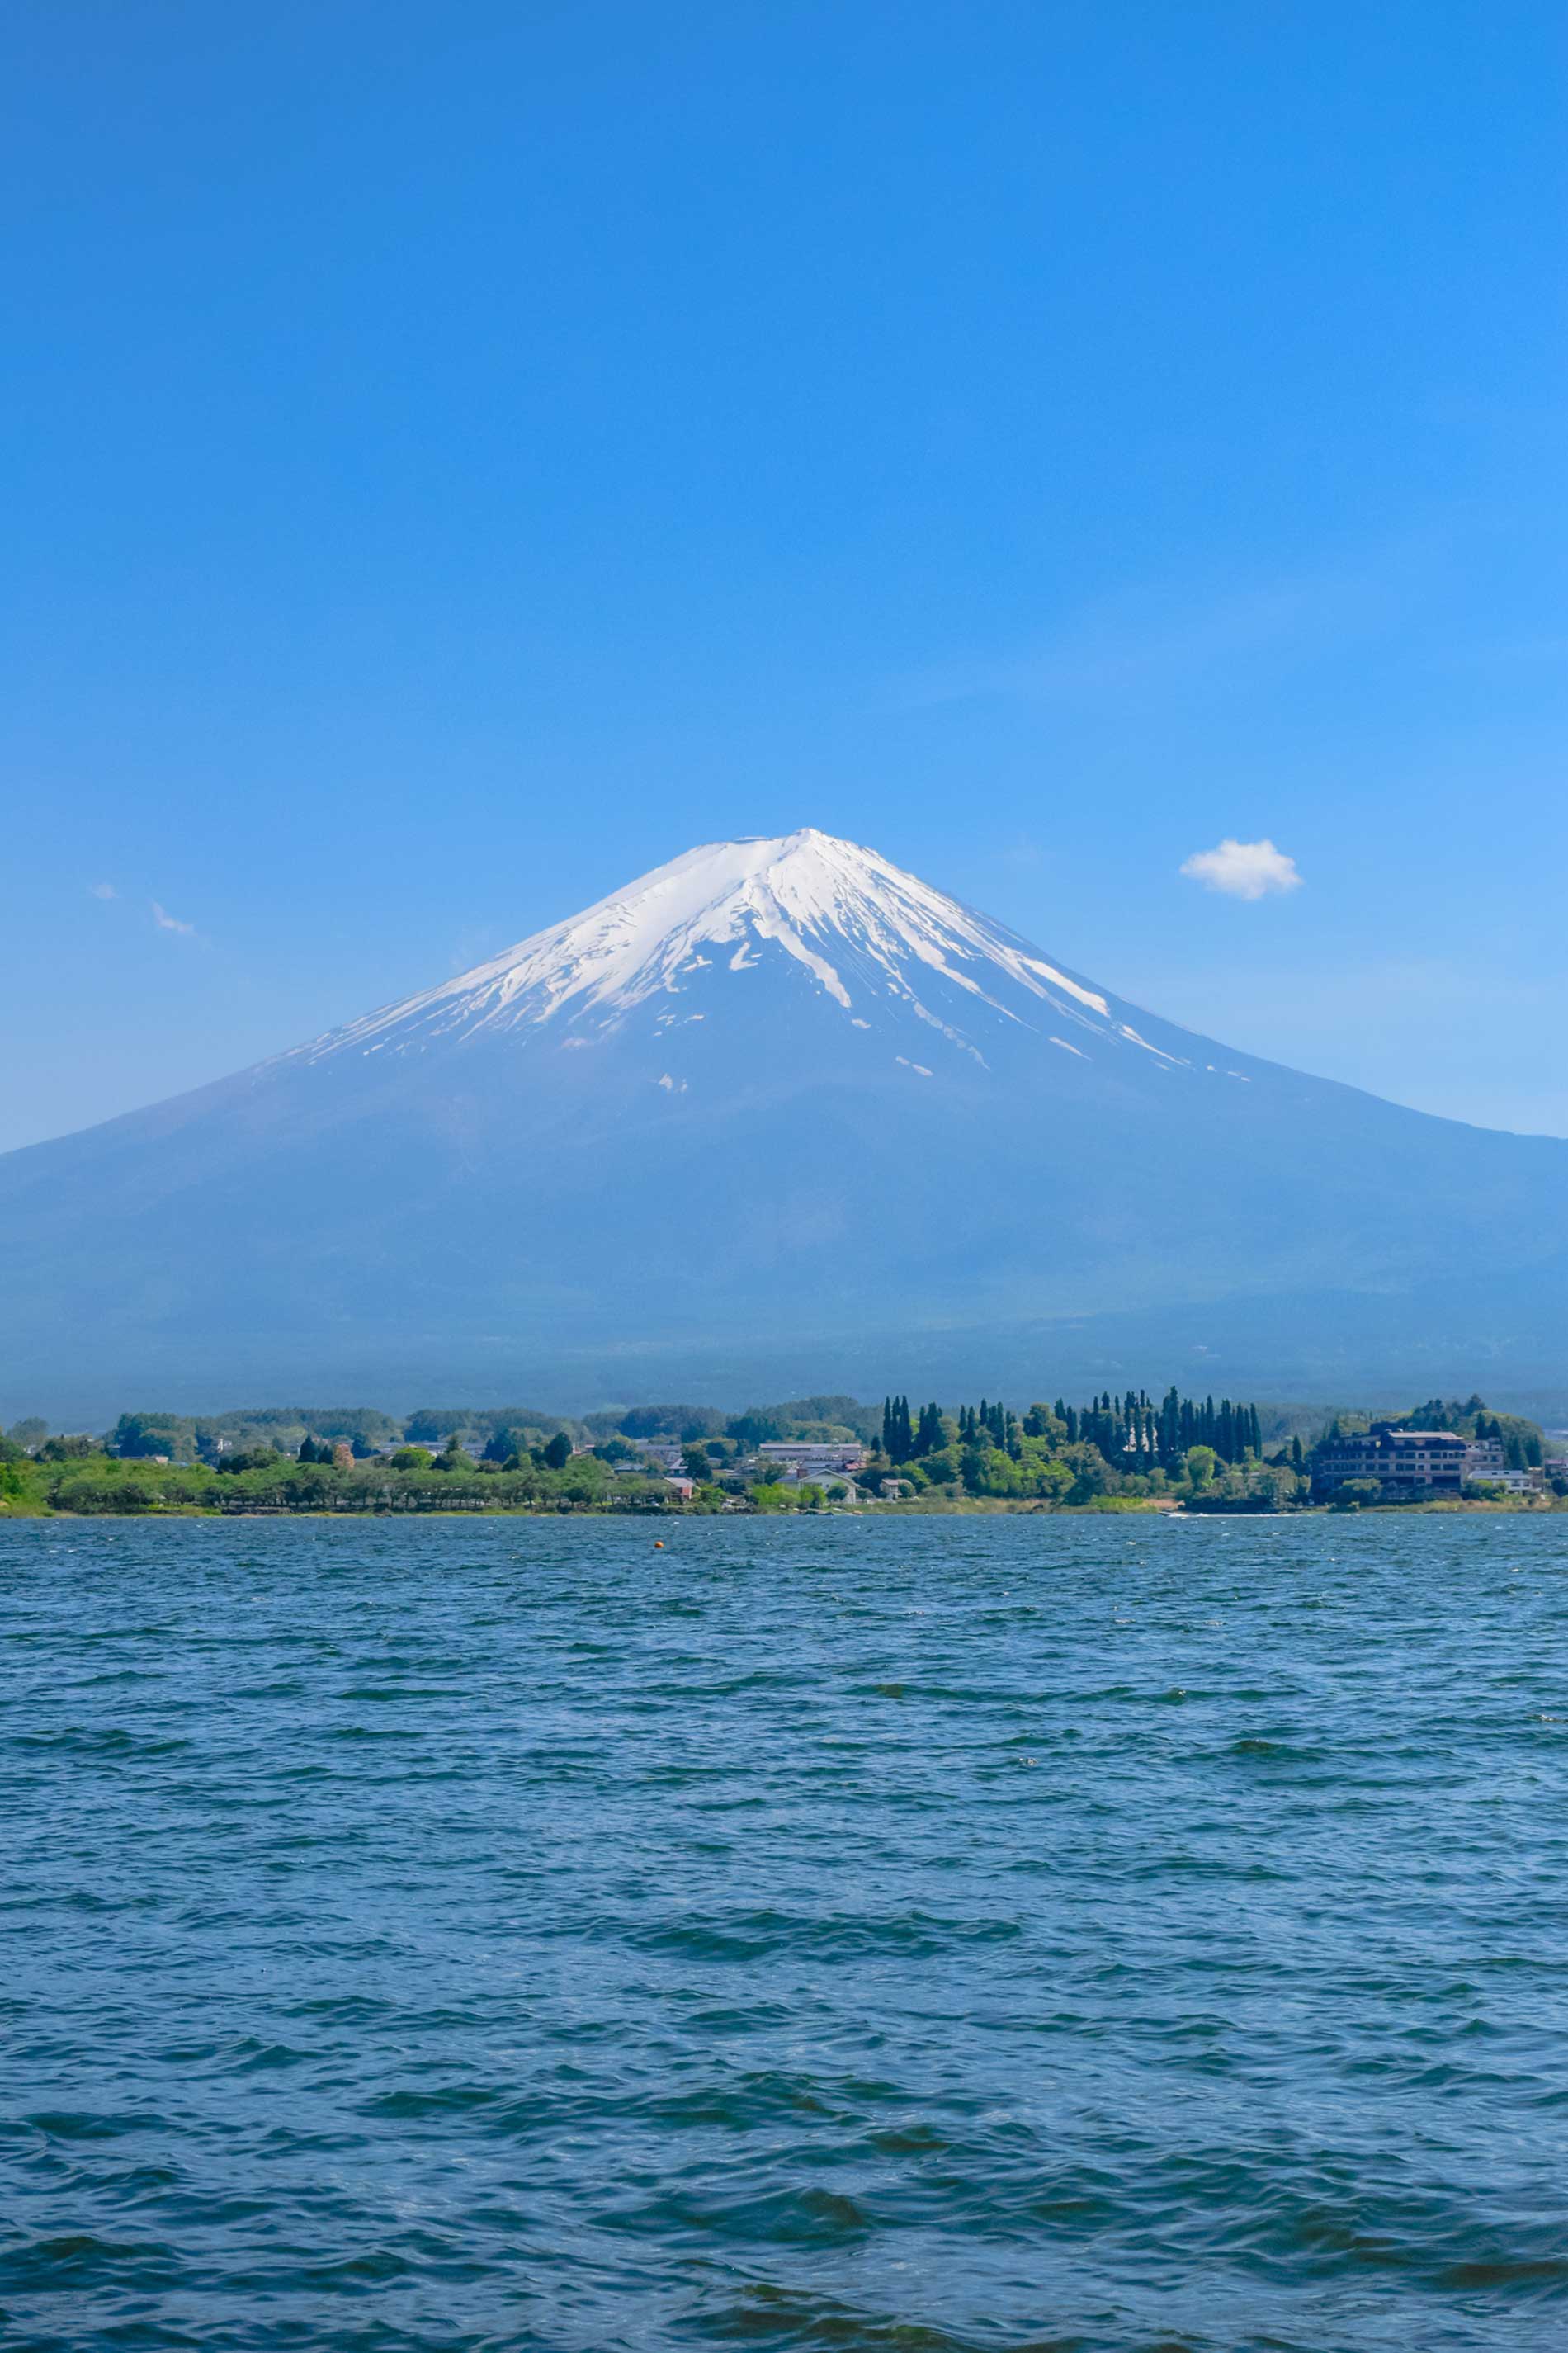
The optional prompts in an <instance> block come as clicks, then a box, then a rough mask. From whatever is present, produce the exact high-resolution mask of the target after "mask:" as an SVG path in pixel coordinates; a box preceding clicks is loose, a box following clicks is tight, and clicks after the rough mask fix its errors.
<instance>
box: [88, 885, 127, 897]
mask: <svg viewBox="0 0 1568 2353" xmlns="http://www.w3.org/2000/svg"><path fill="white" fill-rule="evenodd" d="M87 887H88V889H89V892H91V893H92V896H93V897H94V898H95V899H118V898H119V896H120V893H119V892H118V891H117V890H116V889H115V887H114V885H113V883H112V882H89V884H88V886H87Z"/></svg>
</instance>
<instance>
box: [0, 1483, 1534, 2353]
mask: <svg viewBox="0 0 1568 2353" xmlns="http://www.w3.org/2000/svg"><path fill="white" fill-rule="evenodd" d="M664 1533H665V1534H666V1536H667V1541H668V1550H667V1551H665V1552H663V1553H656V1552H655V1551H654V1550H653V1549H652V1540H651V1535H650V1533H649V1530H648V1528H647V1525H646V1523H637V1522H633V1521H629V1520H628V1521H610V1522H603V1521H601V1522H593V1523H573V1522H548V1521H541V1522H538V1523H529V1522H510V1521H489V1522H480V1523H477V1524H476V1523H474V1522H444V1523H439V1524H434V1523H426V1524H424V1525H415V1526H410V1525H407V1524H406V1523H405V1522H399V1523H397V1524H396V1525H390V1524H378V1525H368V1526H367V1525H363V1524H355V1525H332V1524H330V1523H322V1524H313V1523H300V1522H295V1523H288V1522H261V1523H256V1522H252V1523H249V1524H247V1525H238V1526H237V1525H233V1524H228V1525H223V1524H202V1523H185V1524H181V1525H163V1526H143V1525H133V1524H127V1523H92V1522H81V1523H76V1524H70V1523H64V1522H60V1523H55V1524H34V1525H15V1526H12V1527H8V1528H0V1639H3V1641H4V1646H5V1647H4V1662H5V1665H4V1676H3V1679H0V1741H3V1756H4V1821H5V1849H4V1851H5V1873H4V1880H3V1883H0V1901H3V1903H4V1907H5V1909H4V1955H3V1959H4V1968H3V1973H0V2035H3V2044H0V2048H3V2051H4V2061H3V2065H0V2077H3V2084H4V2107H3V2113H0V2171H3V2173H4V2177H5V2198H4V2200H3V2203H0V2218H3V2221H0V2314H3V2315H4V2320H3V2322H0V2337H3V2338H4V2341H5V2344H6V2345H7V2346H10V2347H17V2348H93V2353H98V2348H118V2347H125V2348H150V2353H165V2349H166V2348H178V2347H184V2346H193V2347H203V2348H219V2347H221V2348H225V2353H229V2348H282V2347H289V2348H294V2347H298V2348H328V2347H330V2348H363V2353H470V2348H552V2353H553V2349H554V2348H562V2353H564V2348H584V2353H586V2348H594V2353H597V2348H606V2347H630V2348H653V2353H662V2348H701V2347H723V2346H745V2347H752V2348H781V2353H782V2348H839V2353H857V2348H886V2353H969V2349H970V2348H975V2353H980V2348H987V2353H990V2348H997V2349H998V2353H1000V2348H1006V2349H1007V2353H1026V2348H1027V2353H1097V2349H1098V2348H1114V2353H1129V2348H1131V2349H1132V2353H1252V2348H1256V2353H1265V2348H1268V2353H1361V2348H1399V2353H1439V2348H1504V2347H1507V2348H1520V2347H1521V2346H1524V2347H1534V2346H1542V2347H1556V2346H1563V2345H1565V2344H1568V1803H1565V1799H1568V1774H1565V1764H1568V1522H1564V1521H1562V1520H1555V1521H1531V1520H1527V1519H1523V1518H1511V1519H1498V1518H1494V1519H1489V1520H1479V1519H1478V1520H1460V1521H1451V1520H1446V1519H1442V1518H1434V1517H1405V1516H1396V1515H1394V1514H1381V1515H1376V1516H1368V1517H1363V1518H1359V1519H1341V1518H1333V1519H1310V1520H1293V1521H1292V1520H1283V1521H1258V1522H1253V1523H1250V1524H1248V1523H1243V1522H1234V1521H1233V1522H1228V1523H1227V1522H1220V1521H1206V1522H1198V1523H1194V1524H1190V1525H1174V1526H1172V1525H1163V1524H1157V1523H1152V1522H1148V1521H1144V1520H1142V1519H1140V1520H1136V1521H1128V1520H1125V1519H1122V1520H1115V1519H1106V1520H1101V1521H1093V1522H1072V1521H1066V1520H1051V1519H1047V1518H1034V1519H1024V1518H1019V1519H1002V1520H982V1519H945V1520H943V1519H916V1518H911V1519H909V1520H907V1521H901V1522H895V1521H889V1520H886V1519H879V1520H855V1519H842V1520H829V1521H824V1522H821V1523H815V1524H814V1523H810V1522H805V1521H793V1520H791V1521H772V1522H767V1521H764V1522H744V1521H743V1522H742V1523H740V1524H739V1525H737V1524H735V1523H733V1522H720V1521H706V1522H701V1523H697V1524H690V1525H676V1526H673V1527H670V1528H668V1529H667V1530H666V1531H664Z"/></svg>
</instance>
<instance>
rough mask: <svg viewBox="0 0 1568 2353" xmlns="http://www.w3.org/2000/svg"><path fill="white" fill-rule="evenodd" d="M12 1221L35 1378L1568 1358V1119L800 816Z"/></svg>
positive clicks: (472, 1392)
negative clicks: (909, 871)
mask: <svg viewBox="0 0 1568 2353" xmlns="http://www.w3.org/2000/svg"><path fill="white" fill-rule="evenodd" d="M0 1230H3V1232H4V1236H5V1246H4V1247H5V1260H4V1265H5V1310H4V1313H5V1355H4V1362H5V1371H4V1386H5V1389H6V1390H7V1391H10V1392H12V1393H13V1396H12V1402H11V1405H10V1410H11V1411H12V1412H20V1411H27V1410H35V1409H36V1410H47V1411H51V1412H56V1413H61V1414H64V1413H79V1414H81V1415H82V1416H83V1417H84V1418H91V1417H93V1416H95V1415H99V1414H101V1413H102V1412H105V1411H108V1410H110V1409H119V1408H120V1407H121V1406H122V1405H124V1404H125V1403H126V1401H127V1399H128V1398H132V1397H134V1398H135V1399H136V1400H137V1401H139V1402H147V1403H152V1402H157V1403H159V1404H163V1405H167V1406H169V1407H171V1408H176V1409H184V1408H194V1407H195V1406H198V1405H200V1406H210V1405H212V1404H213V1403H215V1402H216V1401H218V1400H220V1399H238V1398H242V1397H250V1398H260V1397H262V1396H279V1397H281V1396H285V1395H293V1394H296V1393H303V1392H307V1391H308V1392H309V1393H310V1394H311V1395H313V1396H321V1395H323V1394H325V1393H326V1392H327V1391H328V1390H329V1389H331V1390H333V1391H335V1392H337V1393H339V1394H341V1395H342V1396H345V1397H348V1396H353V1397H357V1398H365V1399H382V1398H404V1399H406V1398H415V1397H434V1396H447V1397H451V1398H463V1399H468V1400H472V1401H474V1402H476V1403H478V1402H483V1401H485V1400H486V1399H489V1400H491V1401H494V1402H496V1403H502V1402H507V1401H509V1400H511V1399H517V1398H527V1397H532V1398H551V1399H552V1400H554V1401H555V1402H557V1403H559V1404H561V1405H562V1406H565V1407H585V1406H589V1405H593V1404H597V1403H600V1402H602V1401H604V1400H605V1399H606V1398H637V1397H638V1396H650V1395H663V1396H668V1395H670V1394H671V1393H672V1392H673V1391H675V1390H679V1391H680V1392H681V1393H682V1394H685V1395H687V1396H689V1397H691V1398H693V1399H697V1400H700V1399H703V1398H710V1399H711V1400H712V1401H714V1402H719V1403H726V1404H734V1403H737V1402H743V1401H745V1399H746V1398H748V1397H751V1396H753V1395H759V1394H762V1395H773V1396H777V1395H782V1394H788V1393H791V1392H792V1391H794V1390H806V1389H821V1388H846V1389H851V1390H859V1391H862V1392H868V1393H873V1394H875V1393H879V1392H880V1391H881V1390H882V1389H884V1388H889V1387H897V1388H920V1389H921V1390H922V1392H925V1391H929V1392H931V1393H934V1394H943V1393H948V1392H950V1391H951V1392H956V1391H958V1390H960V1389H978V1388H991V1389H992V1390H996V1389H1005V1390H1007V1391H1009V1392H1012V1393H1014V1394H1017V1395H1022V1394H1023V1393H1024V1391H1025V1390H1026V1389H1027V1390H1028V1391H1029V1392H1030V1393H1031V1394H1033V1393H1035V1392H1036V1391H1037V1390H1038V1389H1039V1388H1042V1387H1043V1388H1055V1387H1056V1386H1058V1385H1060V1384H1063V1383H1068V1384H1073V1383H1083V1382H1089V1383H1096V1382H1098V1383H1101V1384H1103V1385H1106V1386H1110V1387H1112V1388H1117V1387H1121V1386H1125V1385H1126V1383H1127V1382H1129V1381H1131V1382H1133V1383H1139V1382H1143V1381H1146V1380H1148V1379H1150V1378H1154V1379H1156V1380H1159V1381H1163V1380H1165V1379H1167V1378H1169V1377H1177V1378H1179V1379H1181V1380H1182V1381H1183V1382H1184V1383H1188V1384H1194V1383H1196V1382H1198V1381H1199V1380H1200V1379H1201V1380H1202V1381H1203V1382H1204V1384H1205V1386H1208V1385H1211V1383H1212V1385H1213V1386H1214V1387H1215V1388H1216V1389H1217V1388H1223V1387H1226V1386H1227V1385H1228V1386H1230V1387H1232V1388H1245V1389H1246V1390H1247V1391H1248V1392H1249V1393H1261V1394H1270V1395H1276V1396H1280V1395H1289V1396H1296V1397H1303V1398H1305V1397H1311V1396H1333V1397H1346V1396H1353V1395H1357V1394H1373V1393H1379V1392H1382V1393H1401V1394H1403V1393H1405V1392H1409V1393H1411V1394H1415V1393H1417V1392H1421V1393H1429V1392H1430V1391H1431V1390H1433V1389H1447V1388H1462V1389H1465V1390H1468V1388H1471V1387H1473V1386H1475V1385H1476V1384H1477V1383H1478V1382H1479V1383H1481V1384H1482V1385H1484V1386H1486V1387H1488V1388H1493V1389H1497V1390H1502V1389H1507V1390H1510V1391H1522V1390H1527V1389H1535V1388H1559V1387H1562V1386H1564V1385H1568V1342H1565V1338H1564V1335H1565V1333H1568V1144H1565V1143H1563V1142H1561V1141H1559V1140H1556V1139H1551V1138H1538V1137H1521V1136H1515V1135H1505V1134H1494V1133H1492V1132H1490V1131H1487V1130H1482V1129H1477V1128H1470V1127H1466V1126H1462V1125H1460V1124H1458V1123H1454V1122H1449V1121H1443V1120H1437V1119H1431V1118H1427V1117H1426V1116H1424V1115H1423V1114H1421V1113H1415V1112H1410V1111H1405V1110H1402V1109H1400V1108H1398V1107H1396V1106H1394V1105H1392V1104H1388V1103H1382V1102H1379V1101H1378V1100H1377V1099H1376V1098H1374V1097H1373V1096H1370V1095H1366V1094H1363V1093H1361V1092H1358V1091H1356V1090H1355V1089H1352V1088H1349V1087H1343V1086H1340V1085H1336V1084H1334V1083H1332V1082H1329V1081H1325V1080H1321V1079H1313V1078H1310V1077H1306V1076H1304V1075H1302V1074H1301V1073H1299V1072H1296V1071H1289V1070H1286V1069H1283V1068H1281V1067H1279V1066H1278V1065H1276V1064H1272V1063H1268V1062H1263V1061H1259V1060H1256V1059H1254V1058H1251V1057H1247V1056H1241V1055H1237V1054H1236V1053H1234V1052H1232V1051H1231V1050H1228V1049H1226V1048H1225V1047H1222V1046H1219V1045H1217V1044H1215V1042H1214V1041H1212V1040H1210V1039H1203V1038H1200V1037H1196V1036H1194V1034H1193V1033H1191V1032H1190V1031H1186V1030H1183V1029H1178V1028H1175V1027H1174V1026H1173V1025H1172V1024H1169V1023H1166V1022H1163V1021H1161V1020H1159V1019H1158V1018H1156V1017H1153V1016H1152V1015H1147V1014H1144V1013H1142V1012H1141V1011H1139V1010H1138V1009H1137V1008H1133V1007H1131V1006H1128V1005H1125V1004H1123V1003H1122V1002H1121V1000H1119V999H1117V998H1116V997H1113V996H1112V995H1111V994H1110V992H1109V991H1107V990H1104V989H1101V988H1099V987H1096V986H1095V985H1093V984H1092V983H1090V982H1089V981H1087V980H1085V979H1083V978H1081V977H1080V976H1077V975H1074V974H1071V973H1068V972H1067V971H1066V970H1065V969H1064V968H1063V967H1061V966H1060V965H1057V964H1055V963H1053V962H1052V961H1051V960H1049V959H1048V958H1047V957H1045V956H1044V955H1041V954H1040V952H1038V951H1037V950H1036V949H1034V948H1032V947H1031V946H1030V945H1029V944H1027V943H1026V942H1024V941H1022V940H1019V939H1017V938H1016V936H1015V935H1014V934H1011V933H1008V932H1005V931H1004V930H1003V929H1002V928H1001V927H1000V926H997V925H995V924H993V923H989V922H988V921H987V920H986V919H985V918H984V917H983V916H980V915H977V914H975V913H973V912H972V911H970V910H968V909H965V908H963V907H961V906H959V905H958V904H957V903H956V902H953V901H952V900H949V899H946V898H944V897H942V894H941V893H939V892H934V891H932V890H931V889H930V888H929V887H928V886H926V885H925V884H922V883H921V882H919V881H916V880H915V878H913V877H912V876H909V875H906V874H903V873H901V872H900V870H898V869H897V868H895V867H892V866H889V864H888V862H887V861H886V860H882V859H879V858H878V857H877V856H876V855H875V853H873V852H870V851H867V850H862V849H856V848H855V847H853V846H852V845H850V844H847V843H844V842H838V841H835V840H832V839H829V838H828V837H826V836H825V835H821V834H816V833H810V832H807V833H802V834H795V835H790V836H787V837H784V838H783V839H779V840H773V841H748V842H739V843H724V844H719V845H715V846H713V847H710V848H709V849H702V850H695V851H691V852H689V853H688V855H687V856H686V857H684V858H681V859H677V860H674V861H673V862H672V863H671V864H670V865H669V866H668V867H663V868H660V869H658V871H657V872H655V873H654V874H652V875H649V876H647V877H645V878H644V879H643V880H642V881H640V882H638V883H637V884H634V885H632V886H631V887H630V888H629V889H628V890H627V891H626V892H622V893H620V894H618V895H617V896H616V897H615V898H612V899H609V900H606V901H604V902H601V903H600V905H598V906H597V907H595V908H592V909H589V910H588V911H587V912H586V913H584V915H582V916H580V917H577V918H575V919H574V921H573V922H571V923H564V924H561V925H558V926H556V927H554V928H553V929H552V930H551V931H548V932H545V933H542V934H539V935H538V936H537V937H536V938H534V939H533V940H531V941H527V942H524V943H523V944H522V945H521V946H520V947H519V948H517V949H514V950H511V951H510V952H509V953H508V955H505V956H501V957H498V958H495V959H493V960H492V961H491V962H490V963H489V964H488V965H483V966H480V967H479V969H478V970H477V971H475V972H473V973H470V974H467V975H464V976H462V977H461V978H459V979H458V980H456V981H452V982H449V983H447V984H445V985H443V986H442V987H439V988H437V989H435V990H432V991H430V992H428V993H427V994H426V995H424V996H422V997H416V998H413V999H410V1000H408V1001H407V1002H406V1003H405V1004H403V1005H399V1006H395V1007H393V1008H389V1009H387V1010H386V1011H384V1012H383V1013H380V1014H377V1015H373V1016H371V1017H368V1018H366V1019H365V1020H363V1021H360V1022H356V1023H353V1024H351V1025H350V1026H349V1027H348V1028H347V1029H342V1030H340V1031H336V1032H333V1033H331V1034H330V1035H329V1036H327V1037H325V1038H323V1039H319V1040H317V1041H316V1042H315V1043H314V1044H313V1045H311V1046H309V1047H305V1048H301V1049H300V1050H297V1051H295V1052H293V1053H291V1054H287V1055H284V1056H281V1057H279V1059H278V1060H275V1061H273V1062H270V1063H266V1064H262V1065H261V1066H259V1067H258V1069H256V1070H255V1071H247V1072H243V1073H241V1074H240V1075H238V1076H237V1077H236V1078H233V1079H229V1080H226V1081H223V1082H220V1083H218V1084H217V1085H216V1086H212V1087H208V1088H205V1089H203V1090H201V1091H200V1092H196V1093H195V1094H192V1095H188V1096H184V1097H182V1098H179V1099H177V1100H176V1101H174V1102H172V1103H163V1104H160V1105H157V1106H155V1107H154V1108H153V1109H151V1110H149V1111H146V1112H142V1113H134V1114H132V1116H130V1117H128V1118H125V1119H121V1120H117V1121H114V1122H111V1123H110V1124H108V1125H106V1126H103V1127H100V1128H95V1129H91V1130H89V1131H87V1132H86V1133H85V1134H80V1135H76V1136H69V1137H65V1138H62V1139H60V1140H58V1141H57V1142H55V1143H51V1144H47V1145H38V1146H35V1147H33V1148H32V1149H30V1150H28V1151H25V1152H19V1153H14V1154H11V1155H7V1156H6V1157H5V1159H4V1160H0ZM4 1412H5V1404H4V1402H3V1401H0V1414H3V1413H4Z"/></svg>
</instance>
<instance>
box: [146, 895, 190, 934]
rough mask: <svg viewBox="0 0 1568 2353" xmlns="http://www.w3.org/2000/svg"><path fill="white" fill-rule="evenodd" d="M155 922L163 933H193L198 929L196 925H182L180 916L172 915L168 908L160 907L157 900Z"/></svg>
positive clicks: (154, 913)
mask: <svg viewBox="0 0 1568 2353" xmlns="http://www.w3.org/2000/svg"><path fill="white" fill-rule="evenodd" d="M153 922H154V923H156V924H157V926H158V929H159V930H160V931H161V932H185V933H191V932H194V931H195V928H196V927H195V923H181V921H180V919H179V917H178V915H171V914H170V913H169V911H168V909H167V908H166V907H160V905H159V904H158V902H157V901H156V899H154V900H153Z"/></svg>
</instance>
